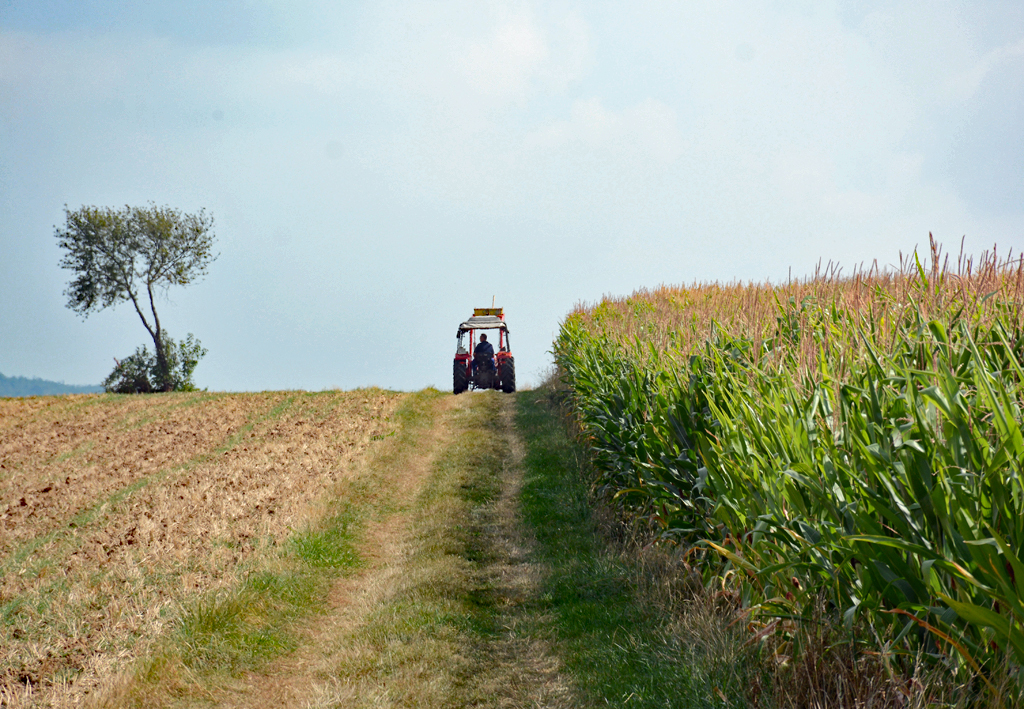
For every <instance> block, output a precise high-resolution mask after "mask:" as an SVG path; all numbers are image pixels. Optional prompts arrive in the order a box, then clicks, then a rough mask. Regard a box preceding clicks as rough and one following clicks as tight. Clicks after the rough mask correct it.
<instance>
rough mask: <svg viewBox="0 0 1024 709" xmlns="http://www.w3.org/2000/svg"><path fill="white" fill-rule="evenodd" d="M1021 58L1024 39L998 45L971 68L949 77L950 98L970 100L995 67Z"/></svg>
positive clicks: (948, 92) (948, 94)
mask: <svg viewBox="0 0 1024 709" xmlns="http://www.w3.org/2000/svg"><path fill="white" fill-rule="evenodd" d="M1021 60H1024V39H1020V40H1018V41H1016V42H1011V43H1009V44H1005V45H1003V46H1001V47H996V48H995V49H993V50H991V51H990V52H987V53H986V54H985V55H984V56H982V57H981V59H979V60H978V61H977V62H976V63H975V64H974V66H972V67H971V68H970V69H967V70H966V71H961V72H958V73H956V74H954V75H953V76H952V77H950V78H949V80H948V81H947V83H946V91H947V96H948V98H949V100H953V101H968V100H970V99H971V98H972V97H973V96H974V95H975V94H976V93H977V92H978V89H979V88H980V87H981V84H982V82H983V81H985V77H987V76H988V75H989V74H990V73H991V72H992V70H993V69H995V68H996V67H998V66H999V65H1001V64H1004V63H1008V62H1013V61H1021Z"/></svg>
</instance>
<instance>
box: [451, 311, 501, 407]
mask: <svg viewBox="0 0 1024 709" xmlns="http://www.w3.org/2000/svg"><path fill="white" fill-rule="evenodd" d="M474 330H497V331H498V342H497V349H496V350H495V352H494V355H493V356H492V355H490V354H488V353H486V352H477V353H474V351H473V348H474V347H475V343H474V341H473V339H474V335H475V333H474V332H473V331H474ZM466 333H469V349H466V344H465V340H466ZM456 337H457V338H458V339H457V348H456V350H455V368H454V386H453V391H454V392H455V393H456V394H461V393H462V392H464V391H466V390H467V389H470V388H472V389H501V390H502V391H503V392H505V393H506V394H511V393H512V392H514V391H515V390H516V363H515V360H514V359H513V358H512V353H511V351H510V350H511V349H512V347H511V345H510V344H509V339H508V325H506V324H505V313H504V311H503V309H502V308H474V309H473V317H471V318H470V319H469V320H466V322H464V323H462V324H461V325H459V332H458V334H457V335H456ZM492 346H493V345H492Z"/></svg>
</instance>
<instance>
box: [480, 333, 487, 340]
mask: <svg viewBox="0 0 1024 709" xmlns="http://www.w3.org/2000/svg"><path fill="white" fill-rule="evenodd" d="M480 342H487V335H485V334H483V333H482V332H481V333H480Z"/></svg>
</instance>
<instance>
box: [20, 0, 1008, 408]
mask: <svg viewBox="0 0 1024 709" xmlns="http://www.w3.org/2000/svg"><path fill="white" fill-rule="evenodd" d="M1022 128H1024V7H1022V5H1021V4H1020V3H1019V2H942V1H934V0H933V1H931V2H918V3H915V2H882V1H878V2H870V1H869V2H803V1H799V0H794V1H792V2H766V3H739V2H722V1H714V2H711V1H708V2H687V3H668V2H665V3H657V2H631V3H606V2H588V3H575V2H547V3H531V2H487V1H481V0H476V1H474V2H445V3H438V2H399V1H396V2H379V3H344V4H341V3H329V2H316V1H314V0H304V1H300V2H294V1H290V2H287V3H286V2H282V1H279V0H226V1H224V2H217V3H209V2H192V1H191V0H189V1H185V2H181V1H179V2H174V3H170V2H162V1H159V0H157V1H154V2H149V3H137V2H103V1H100V0H94V1H92V2H82V1H81V0H79V1H75V2H71V1H61V0H43V1H40V0H33V1H32V2H26V1H23V0H0V372H3V373H4V374H6V375H9V376H11V375H21V376H39V377H44V378H49V379H59V380H64V381H67V382H69V383H95V382H98V381H100V380H101V379H102V378H103V377H104V376H105V375H106V374H107V373H108V372H109V370H110V369H111V367H112V366H113V361H112V358H113V357H122V356H124V355H126V354H129V353H130V352H132V351H133V350H134V348H135V347H136V346H137V345H139V344H142V343H144V342H145V339H146V333H145V331H144V330H143V328H142V326H141V324H140V323H139V322H138V319H137V317H136V316H135V315H134V313H133V312H131V310H130V309H129V308H126V307H124V306H121V307H119V308H116V309H113V310H110V311H106V312H103V313H100V314H97V315H93V316H90V317H89V318H88V319H87V320H84V321H83V320H82V319H80V318H78V317H77V316H75V315H74V313H72V312H71V311H70V310H68V309H67V308H65V307H64V298H63V296H62V291H63V290H64V287H65V285H66V282H67V280H68V274H67V273H66V272H63V271H61V269H60V268H59V267H58V261H59V259H60V253H59V250H58V249H57V246H56V240H55V238H54V226H55V225H58V224H60V223H61V222H62V219H63V207H64V205H65V204H67V205H68V206H69V207H70V208H72V209H75V208H77V207H79V206H81V205H83V204H91V205H106V206H123V205H125V204H133V205H134V204H145V203H147V202H150V201H153V202H156V203H157V204H168V205H171V206H174V207H177V208H180V209H183V210H185V211H195V210H198V209H199V208H206V209H207V211H209V212H212V213H213V215H214V217H215V219H216V229H215V231H216V234H217V237H218V248H219V251H220V254H221V255H220V258H219V260H218V261H217V262H215V263H214V264H213V266H212V267H211V269H210V273H209V275H208V277H207V278H206V279H205V280H204V281H202V282H201V283H198V284H195V285H192V286H190V287H188V288H185V289H177V290H172V291H171V292H170V293H169V298H168V300H166V301H165V302H163V304H162V310H161V318H162V320H163V321H164V322H165V324H166V326H167V328H168V330H169V331H170V332H171V333H172V335H175V336H178V337H181V336H184V334H185V333H187V332H193V333H195V335H196V336H197V337H199V339H200V340H202V342H203V344H204V345H205V346H206V347H208V349H209V354H208V355H207V357H206V359H205V360H203V361H202V363H201V364H200V366H199V368H198V369H197V371H196V379H197V383H198V384H199V385H200V386H205V387H209V388H211V389H214V390H260V389H279V388H305V389H322V388H325V387H343V388H351V387H356V386H364V385H380V386H386V387H392V388H400V389H414V388H420V387H422V386H426V385H429V384H433V385H436V386H438V387H441V388H447V387H448V386H450V376H451V375H450V372H451V368H450V362H451V356H452V353H453V352H454V335H455V328H456V326H457V323H458V322H459V321H460V320H461V319H463V318H464V317H465V316H467V315H468V314H469V313H470V312H471V309H472V308H473V307H474V306H479V305H489V304H490V302H491V297H492V296H494V297H496V300H497V302H498V304H500V305H503V306H504V307H505V308H506V312H507V315H508V319H509V323H510V327H511V329H512V333H513V349H514V353H515V355H516V361H517V365H518V369H519V372H520V378H521V379H523V380H526V381H530V380H532V381H537V380H539V378H540V377H541V376H542V373H543V371H544V370H545V368H546V367H547V366H548V364H549V362H550V356H549V355H548V354H547V350H548V349H549V348H550V343H551V339H552V337H553V335H554V333H556V332H557V329H558V326H559V322H560V321H561V319H562V318H563V317H564V315H565V314H566V313H567V312H568V311H569V310H570V309H571V308H572V307H573V305H574V304H575V303H577V302H579V301H593V300H596V299H598V298H600V297H601V296H602V295H603V294H627V293H629V292H631V291H633V290H634V289H637V288H641V287H652V286H657V285H658V284H661V283H683V282H692V281H694V280H702V281H711V280H722V281H731V280H736V279H739V280H743V281H746V280H763V279H775V280H777V279H783V278H785V277H787V274H788V273H789V272H790V269H792V273H793V274H794V275H803V274H807V273H810V272H813V269H814V266H815V264H816V263H817V262H818V261H819V260H824V261H826V262H827V261H829V260H831V261H838V262H839V263H840V264H841V265H844V266H846V267H847V268H850V267H852V266H854V265H855V264H857V263H860V262H870V261H872V260H874V259H877V260H878V261H879V262H880V263H881V264H883V265H884V264H890V263H895V262H896V261H897V260H898V258H899V253H900V252H901V251H902V252H903V253H907V252H909V251H912V250H913V249H914V247H915V246H917V245H924V244H927V239H928V232H929V231H931V232H933V233H934V234H935V235H936V237H937V238H938V239H939V240H940V241H942V242H944V243H945V244H946V245H947V247H948V248H950V249H952V250H956V249H958V248H959V244H960V241H961V238H963V239H964V242H965V245H966V248H967V250H968V251H971V252H975V253H977V252H980V251H981V250H983V249H987V248H991V247H992V245H993V244H998V247H999V249H1000V251H1003V252H1006V251H1008V250H1010V249H1011V248H1012V249H1014V250H1015V251H1017V250H1019V249H1020V248H1022V247H1024V139H1022V137H1021V136H1022Z"/></svg>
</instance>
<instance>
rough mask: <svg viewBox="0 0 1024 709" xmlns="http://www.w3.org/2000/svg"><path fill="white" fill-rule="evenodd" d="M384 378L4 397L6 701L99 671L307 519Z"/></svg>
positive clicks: (374, 411) (39, 697)
mask: <svg viewBox="0 0 1024 709" xmlns="http://www.w3.org/2000/svg"><path fill="white" fill-rule="evenodd" d="M399 398H400V395H397V394H393V393H390V392H384V391H380V390H362V391H355V392H322V393H315V394H307V393H299V392H283V393H260V394H211V393H191V394H161V395H154V396H144V397H132V396H112V395H82V396H70V397H39V398H31V399H0V574H2V577H0V621H2V622H0V706H4V705H6V704H8V703H13V702H14V701H15V699H14V698H15V697H24V696H25V693H26V690H28V691H30V692H31V693H32V695H33V696H34V697H35V700H36V701H37V702H39V703H44V704H45V703H50V702H51V701H54V702H56V703H60V701H61V700H60V697H61V696H62V695H70V694H74V695H77V696H81V694H82V693H83V692H85V691H87V690H88V688H89V687H90V686H96V685H97V684H99V683H101V682H102V681H103V679H104V678H105V677H107V676H109V675H110V673H111V672H114V671H116V670H117V669H118V668H120V667H124V666H125V665H126V664H127V663H128V662H129V661H130V660H132V659H133V658H135V657H138V656H140V655H141V654H143V653H145V652H146V651H147V649H148V648H149V647H150V646H151V644H152V642H153V641H154V639H155V638H156V637H157V636H158V635H159V633H160V630H161V628H163V627H164V626H165V625H166V624H167V623H168V622H169V621H170V619H171V618H173V616H174V613H175V609H176V608H177V607H179V606H180V604H181V603H182V602H184V601H186V600H187V599H188V598H190V597H194V596H195V595H196V594H198V593H201V592H204V591H207V590H209V589H214V588H217V587H218V586H220V585H228V584H230V583H232V582H233V581H234V580H236V579H237V578H238V576H239V574H241V573H243V572H244V569H245V568H246V566H247V565H249V564H253V563H255V562H256V561H258V560H259V559H260V558H262V556H263V555H266V554H270V553H273V551H274V549H275V548H276V547H277V546H278V545H279V544H280V543H281V542H282V541H283V540H285V539H286V538H287V536H288V534H289V533H290V532H291V530H294V529H296V528H298V527H299V526H301V524H302V523H303V520H304V519H306V518H307V516H308V515H309V514H311V512H312V511H313V509H314V508H315V506H316V504H317V501H318V499H319V498H320V497H321V496H322V495H323V494H324V493H325V491H327V490H328V489H329V487H331V486H332V485H333V484H334V483H336V482H338V481H340V480H343V479H345V478H348V477H350V476H352V475H353V474H354V471H355V469H356V468H357V466H358V465H359V462H360V459H361V456H362V454H363V453H364V452H365V451H366V449H367V448H368V446H370V445H371V444H372V442H373V441H374V440H379V439H381V438H383V437H384V436H386V435H387V434H388V433H389V432H391V431H392V430H393V426H392V423H391V421H390V415H391V413H392V412H393V411H394V408H395V406H396V403H397V401H398V399H399Z"/></svg>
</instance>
